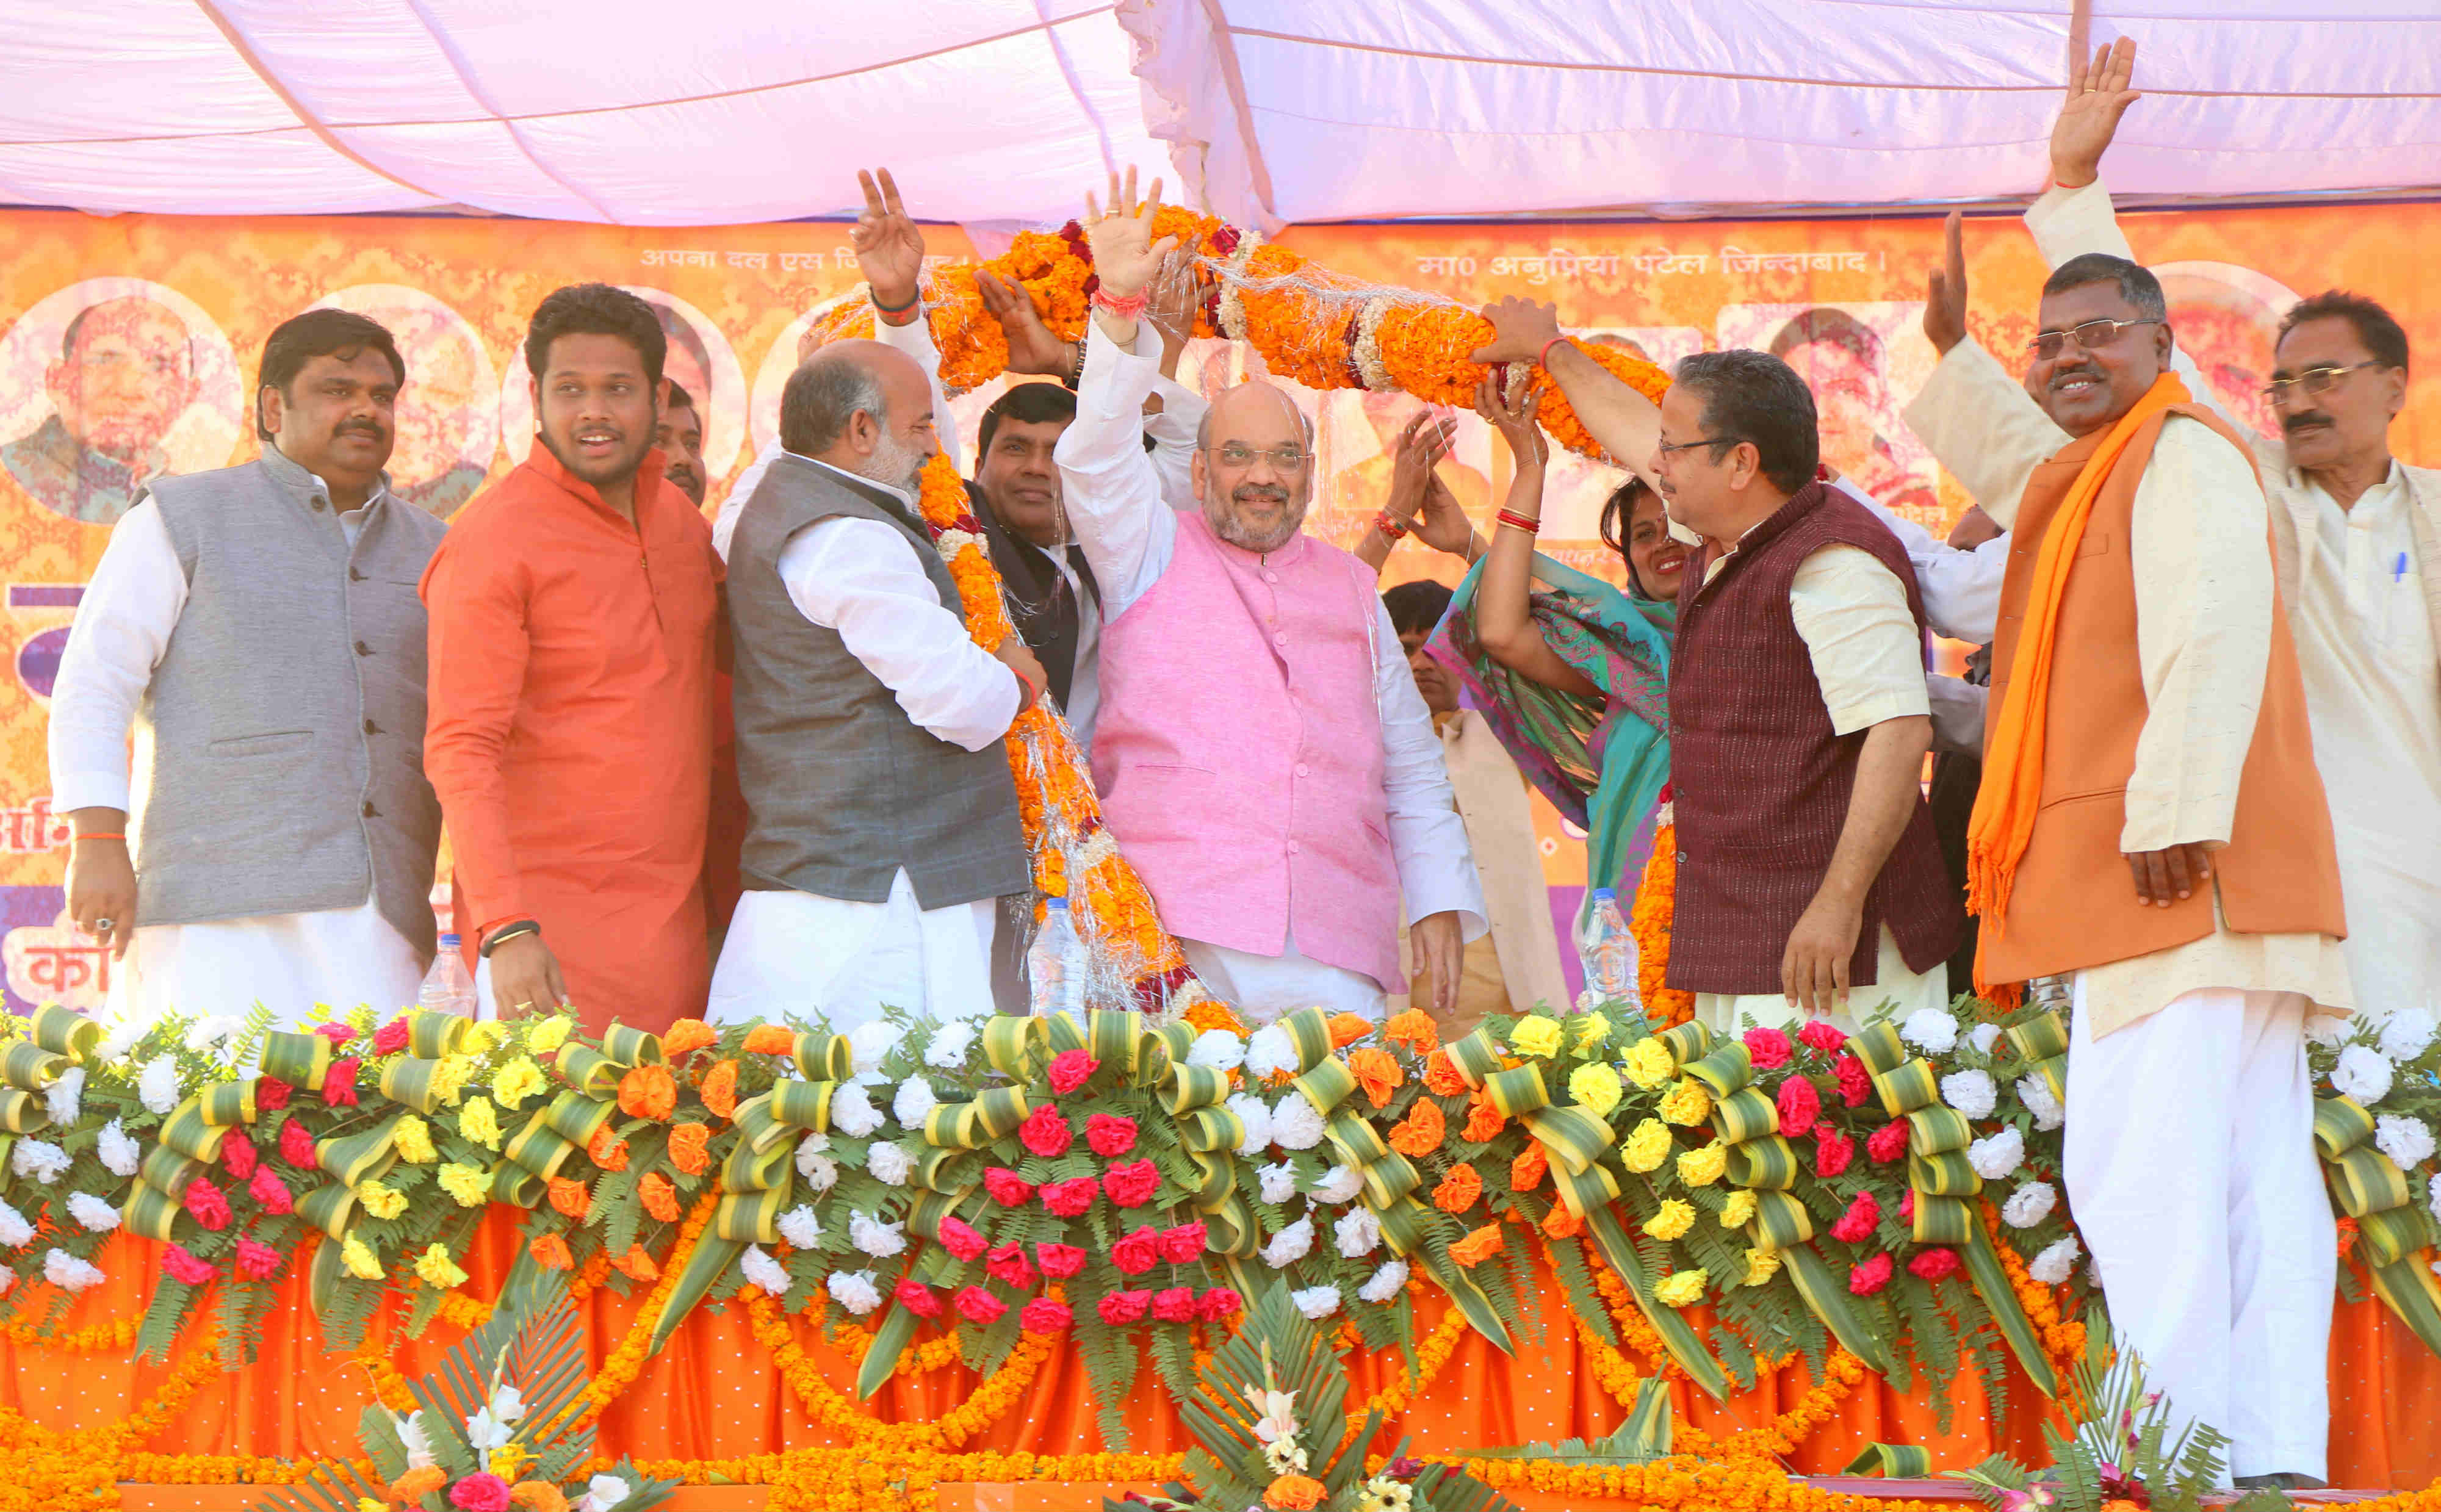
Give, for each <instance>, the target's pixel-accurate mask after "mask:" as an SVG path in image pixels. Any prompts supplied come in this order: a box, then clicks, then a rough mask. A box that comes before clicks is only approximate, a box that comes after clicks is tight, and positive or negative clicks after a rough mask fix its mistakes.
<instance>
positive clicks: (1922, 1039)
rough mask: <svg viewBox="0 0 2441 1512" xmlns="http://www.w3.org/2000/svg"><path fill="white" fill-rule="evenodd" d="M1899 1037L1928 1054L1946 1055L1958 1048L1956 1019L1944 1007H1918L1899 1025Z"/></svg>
mask: <svg viewBox="0 0 2441 1512" xmlns="http://www.w3.org/2000/svg"><path fill="white" fill-rule="evenodd" d="M1899 1037H1900V1038H1901V1039H1904V1040H1906V1041H1907V1042H1908V1044H1910V1045H1913V1046H1915V1047H1916V1048H1917V1049H1918V1050H1922V1051H1925V1052H1926V1053H1929V1054H1934V1055H1946V1054H1948V1053H1950V1052H1951V1051H1953V1050H1956V1049H1957V1048H1958V1020H1957V1019H1956V1018H1955V1017H1951V1016H1950V1012H1949V1010H1948V1009H1946V1008H1919V1009H1917V1010H1916V1011H1915V1012H1913V1013H1911V1014H1909V1015H1908V1016H1907V1020H1906V1021H1905V1022H1904V1023H1902V1024H1900V1025H1899Z"/></svg>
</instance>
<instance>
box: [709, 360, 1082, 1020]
mask: <svg viewBox="0 0 2441 1512" xmlns="http://www.w3.org/2000/svg"><path fill="white" fill-rule="evenodd" d="M933 405H934V399H933V393H932V387H931V381H930V379H929V378H928V377H927V375H926V373H925V371H924V369H922V368H921V367H919V366H918V365H917V364H916V363H915V362H914V361H913V359H912V358H910V357H908V356H907V355H906V354H905V353H904V352H901V351H896V350H895V349H893V348H891V347H887V346H884V345H882V344H881V343H879V342H875V341H841V342H833V343H831V344H830V345H827V346H825V347H823V349H822V350H821V351H817V352H815V353H814V355H813V356H812V357H811V358H809V359H807V360H806V361H805V363H804V364H803V365H802V366H800V367H799V368H798V369H797V370H796V371H795V372H794V373H792V374H790V375H789V378H788V383H787V387H786V388H785V389H783V390H782V392H781V397H780V444H781V448H782V449H781V452H780V454H779V455H778V456H777V457H775V458H774V459H772V460H771V463H770V465H769V466H768V468H767V469H766V470H765V471H764V473H763V475H762V477H761V479H760V480H759V481H758V482H757V483H756V484H755V486H754V490H753V493H752V495H750V497H749V498H748V499H747V500H746V502H745V504H744V506H743V507H742V508H741V509H740V510H739V511H738V513H737V515H736V525H735V530H734V531H733V533H732V535H731V537H730V543H729V619H730V631H731V638H732V652H733V658H734V669H735V670H734V694H733V699H732V707H733V709H734V711H735V714H736V723H737V765H738V779H739V783H740V785H741V786H742V787H743V789H744V791H745V795H746V801H747V806H748V808H749V809H750V812H751V815H752V818H751V819H750V823H749V826H748V829H747V832H746V842H745V853H744V857H743V862H742V867H741V871H742V873H743V879H744V883H745V888H746V893H745V896H744V897H743V898H742V899H741V900H740V901H739V903H738V906H737V913H736V917H735V919H734V920H733V922H732V924H731V926H730V929H729V937H728V940H727V942H726V944H725V945H723V946H722V948H721V953H720V964H719V966H718V968H717V969H716V970H715V971H714V973H713V981H712V1004H711V1010H710V1014H709V1017H710V1018H711V1019H712V1020H713V1021H714V1022H716V1023H718V1022H738V1021H741V1020H742V1021H747V1022H753V1021H759V1020H761V1019H764V1018H771V1017H781V1016H783V1015H792V1016H804V1015H806V1014H807V1013H809V1012H810V1013H813V1014H818V1015H820V1016H822V1017H824V1018H826V1019H828V1020H829V1022H830V1025H831V1027H832V1028H834V1029H840V1030H847V1029H853V1028H856V1027H857V1026H859V1025H860V1024H863V1023H867V1022H870V1021H871V1020H873V1019H875V1018H877V1017H879V1016H880V1013H881V1009H882V1007H883V1006H884V1005H885V1004H887V1005H890V1006H894V1007H896V1008H900V1009H904V1010H907V1011H909V1012H912V1013H915V1014H919V1015H927V1016H930V1017H935V1018H942V1017H951V1016H953V1015H955V1014H959V1013H974V1012H979V1011H982V1010H983V1009H984V1008H985V1007H986V1006H988V1005H989V1004H990V1002H991V1000H992V996H991V952H992V942H993V937H994V934H995V932H996V929H997V926H998V922H999V918H998V916H999V912H1000V910H999V908H998V903H999V900H1000V899H1001V898H1002V897H1004V896H1006V895H1009V894H1015V893H1024V892H1028V891H1030V889H1031V887H1032V877H1031V873H1030V871H1029V868H1028V864H1027V859H1026V852H1025V840H1024V837H1023V835H1022V832H1021V830H1020V828H1019V825H1018V815H1017V789H1016V785H1015V783H1013V782H1012V781H1011V779H1010V776H1009V768H1008V756H1007V752H1006V751H1005V750H1004V747H1003V745H1002V736H1003V735H1004V733H1005V732H1006V731H1007V729H1008V726H1009V721H1011V720H1012V719H1014V718H1016V717H1017V715H1018V714H1019V713H1020V712H1021V711H1023V710H1024V709H1025V708H1027V707H1028V706H1030V705H1031V704H1032V703H1033V702H1034V701H1035V700H1036V699H1037V698H1040V696H1041V695H1042V689H1043V682H1044V679H1043V674H1042V668H1041V665H1040V663H1039V662H1037V661H1036V660H1035V658H1034V656H1033V654H1032V653H1030V652H1029V651H1027V650H1026V649H1025V645H1024V642H1022V641H1021V640H1019V639H1017V638H1016V637H1014V636H1011V637H1010V638H1008V639H1006V640H1004V642H1002V644H1001V646H1000V648H999V650H998V652H997V653H994V652H988V651H985V650H984V649H983V648H981V647H979V646H977V645H976V644H975V643H974V642H973V641H972V640H971V639H968V638H967V616H966V611H965V609H964V608H963V607H962V606H961V605H960V603H959V601H958V590H957V585H955V584H954V583H953V582H952V581H951V580H950V578H949V568H948V567H945V566H944V565H943V564H942V561H941V557H940V553H939V552H937V551H935V550H934V549H932V544H931V536H930V534H929V533H928V532H927V531H925V529H924V522H923V519H922V516H921V515H920V514H919V513H918V511H917V508H916V488H917V482H916V478H917V474H918V473H919V472H920V471H921V470H922V469H923V466H924V464H925V463H926V462H928V461H930V460H931V458H932V455H933V453H934V452H935V451H937V450H938V449H939V443H938V442H937V441H936V440H935V439H934V435H933V423H934V420H933Z"/></svg>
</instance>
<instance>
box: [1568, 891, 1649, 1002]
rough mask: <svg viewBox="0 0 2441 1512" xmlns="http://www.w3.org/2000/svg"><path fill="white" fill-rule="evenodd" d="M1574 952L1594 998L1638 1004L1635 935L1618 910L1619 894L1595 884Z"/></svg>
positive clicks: (1640, 997)
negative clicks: (1591, 900)
mask: <svg viewBox="0 0 2441 1512" xmlns="http://www.w3.org/2000/svg"><path fill="white" fill-rule="evenodd" d="M1577 955H1578V958H1579V959H1580V960H1581V961H1582V962H1583V963H1584V968H1585V987H1586V990H1588V991H1590V992H1591V993H1592V994H1593V995H1594V999H1595V1000H1596V1001H1597V1002H1624V1003H1628V1004H1630V1005H1639V1004H1641V1002H1642V1000H1643V997H1642V994H1641V993H1639V992H1638V991H1637V990H1636V936H1635V935H1633V934H1631V933H1629V932H1628V928H1627V920H1626V918H1625V917H1623V916H1622V915H1621V914H1620V913H1619V911H1618V893H1616V892H1614V891H1612V890H1610V889H1609V888H1596V889H1594V892H1593V903H1592V905H1591V906H1590V907H1589V908H1587V909H1585V917H1584V922H1583V923H1582V924H1581V925H1580V926H1578V929H1577Z"/></svg>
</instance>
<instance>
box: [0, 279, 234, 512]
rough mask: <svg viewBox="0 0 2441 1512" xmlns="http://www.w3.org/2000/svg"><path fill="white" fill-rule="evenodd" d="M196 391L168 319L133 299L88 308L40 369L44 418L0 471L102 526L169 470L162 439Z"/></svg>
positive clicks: (8, 451)
mask: <svg viewBox="0 0 2441 1512" xmlns="http://www.w3.org/2000/svg"><path fill="white" fill-rule="evenodd" d="M198 387H199V385H198V383H197V381H196V377H195V353H194V345H193V341H192V339H191V338H190V335H189V334H188V332H187V323H186V321H185V320H183V319H181V318H180V317H179V315H178V313H177V312H176V311H174V310H172V309H171V308H169V307H168V306H167V305H163V304H160V303H158V302H156V301H154V300H152V299H148V298H145V297H142V296H141V295H125V296H121V297H118V298H115V299H104V300H101V301H100V302H99V303H98V304H93V305H89V306H87V307H86V308H84V309H82V310H81V311H79V312H77V315H76V318H74V319H72V320H70V321H69V322H68V327H67V331H66V333H64V334H63V335H62V336H61V338H60V359H59V361H57V362H55V363H52V364H51V365H50V366H49V367H48V368H46V369H44V372H43V389H44V391H45V393H46V394H48V395H49V396H50V401H51V414H50V415H49V417H48V418H46V419H45V421H44V422H43V423H42V424H40V425H38V426H36V427H35V428H34V429H33V430H32V431H31V432H30V433H28V434H27V435H24V436H21V437H19V438H17V439H16V440H15V441H10V442H9V444H7V445H6V446H0V466H6V467H7V468H8V470H9V475H10V476H11V477H15V478H16V479H17V481H18V482H20V483H22V484H24V485H25V488H26V492H27V493H29V494H31V495H34V497H36V498H37V499H40V500H41V501H42V502H43V503H44V504H45V505H46V506H47V507H49V508H50V509H52V510H54V511H56V512H57V513H61V514H64V515H66V516H67V517H68V518H69V519H72V520H81V521H82V522H84V523H85V524H87V525H109V524H111V523H113V522H114V521H116V520H117V519H118V517H119V515H120V514H121V513H124V512H125V511H126V509H127V507H128V506H129V505H130V504H132V503H134V502H135V501H136V498H138V497H139V496H141V495H142V494H143V492H144V485H145V483H146V481H147V480H148V479H150V478H152V477H154V476H156V475H157V474H159V473H160V472H161V471H162V470H163V469H164V468H165V467H167V466H168V465H169V453H168V450H167V447H168V444H169V440H170V432H171V431H172V429H173V428H175V426H176V425H177V423H178V418H179V417H180V416H181V415H184V414H185V413H186V412H187V406H188V405H191V404H193V403H194V400H195V395H196V392H197V390H198Z"/></svg>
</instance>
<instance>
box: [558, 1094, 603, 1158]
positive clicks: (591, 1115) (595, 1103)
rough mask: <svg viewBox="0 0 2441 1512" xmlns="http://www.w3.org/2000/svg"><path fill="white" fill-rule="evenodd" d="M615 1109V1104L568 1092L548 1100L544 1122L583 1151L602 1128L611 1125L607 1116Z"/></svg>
mask: <svg viewBox="0 0 2441 1512" xmlns="http://www.w3.org/2000/svg"><path fill="white" fill-rule="evenodd" d="M617 1110H618V1105H617V1104H615V1103H609V1102H605V1101H603V1100H602V1099H600V1098H593V1097H588V1096H586V1095H585V1094H584V1093H582V1092H576V1091H567V1092H562V1093H560V1094H559V1095H558V1096H556V1097H554V1098H552V1099H551V1106H550V1107H549V1108H547V1109H545V1110H544V1113H543V1120H544V1122H545V1123H547V1124H549V1125H551V1131H552V1132H553V1133H555V1134H557V1135H559V1136H560V1137H561V1138H562V1139H565V1140H567V1141H568V1142H570V1143H572V1144H574V1145H576V1146H577V1147H578V1148H580V1149H582V1148H584V1147H585V1146H587V1145H589V1144H591V1143H593V1136H594V1135H596V1134H599V1133H600V1132H602V1125H605V1124H607V1123H608V1122H610V1115H611V1114H612V1113H614V1112H616V1111H617Z"/></svg>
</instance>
